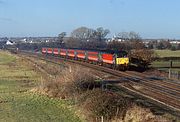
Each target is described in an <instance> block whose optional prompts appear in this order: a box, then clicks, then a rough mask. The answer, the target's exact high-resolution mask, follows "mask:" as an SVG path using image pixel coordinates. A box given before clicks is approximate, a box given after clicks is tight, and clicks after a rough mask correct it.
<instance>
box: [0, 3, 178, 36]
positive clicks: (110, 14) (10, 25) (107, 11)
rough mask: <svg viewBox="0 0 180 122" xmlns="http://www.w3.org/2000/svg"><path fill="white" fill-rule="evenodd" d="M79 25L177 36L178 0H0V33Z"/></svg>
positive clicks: (53, 32)
mask: <svg viewBox="0 0 180 122" xmlns="http://www.w3.org/2000/svg"><path fill="white" fill-rule="evenodd" d="M81 26H85V27H89V28H93V29H96V28H98V27H103V28H105V29H109V30H110V31H111V33H110V35H109V36H113V35H115V34H118V33H119V32H129V31H134V32H137V33H139V35H140V36H141V37H142V38H171V39H180V0H0V37H25V36H26V37H27V36H28V37H30V36H34V37H39V36H57V35H58V34H59V33H61V32H67V33H68V35H69V34H70V33H71V32H72V31H73V30H74V29H76V28H78V27H81Z"/></svg>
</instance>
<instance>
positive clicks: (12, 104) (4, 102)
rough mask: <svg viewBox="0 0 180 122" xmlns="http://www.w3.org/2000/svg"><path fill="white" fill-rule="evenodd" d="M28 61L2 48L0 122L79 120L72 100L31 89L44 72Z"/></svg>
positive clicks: (71, 121)
mask: <svg viewBox="0 0 180 122" xmlns="http://www.w3.org/2000/svg"><path fill="white" fill-rule="evenodd" d="M26 63H27V62H25V61H22V59H20V58H18V57H15V56H13V55H11V54H9V53H7V52H0V122H53V121H54V122H79V121H80V119H79V118H78V117H77V116H76V115H75V111H74V110H73V108H72V107H71V102H70V101H65V100H57V99H51V98H49V97H46V96H42V95H38V94H35V93H33V92H30V90H31V89H32V88H34V87H35V86H36V84H37V83H38V81H39V79H41V76H40V75H39V74H38V73H36V72H35V71H33V70H32V67H28V65H25V64H26Z"/></svg>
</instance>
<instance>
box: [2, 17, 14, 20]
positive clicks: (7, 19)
mask: <svg viewBox="0 0 180 122" xmlns="http://www.w3.org/2000/svg"><path fill="white" fill-rule="evenodd" d="M0 21H13V20H12V19H11V18H3V17H0Z"/></svg>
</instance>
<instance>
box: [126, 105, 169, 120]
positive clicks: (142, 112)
mask: <svg viewBox="0 0 180 122" xmlns="http://www.w3.org/2000/svg"><path fill="white" fill-rule="evenodd" d="M171 121H172V119H168V118H165V117H163V116H157V115H153V113H152V112H151V111H150V109H147V108H142V107H139V106H137V105H133V106H132V107H131V108H129V109H128V110H127V113H126V116H125V118H124V121H123V122H171Z"/></svg>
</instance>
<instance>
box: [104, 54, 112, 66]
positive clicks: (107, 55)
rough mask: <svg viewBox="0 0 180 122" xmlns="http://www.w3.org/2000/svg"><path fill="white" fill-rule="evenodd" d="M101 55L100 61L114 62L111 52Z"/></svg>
mask: <svg viewBox="0 0 180 122" xmlns="http://www.w3.org/2000/svg"><path fill="white" fill-rule="evenodd" d="M101 57H102V62H103V63H108V64H113V63H114V58H113V54H107V53H104V54H102V55H101Z"/></svg>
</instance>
